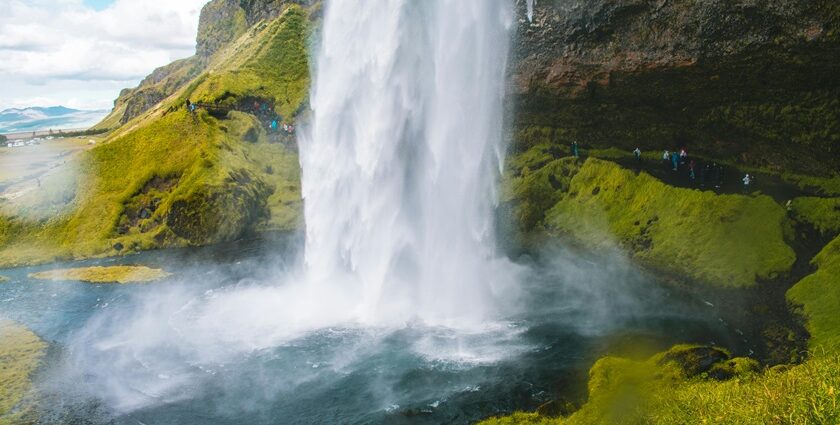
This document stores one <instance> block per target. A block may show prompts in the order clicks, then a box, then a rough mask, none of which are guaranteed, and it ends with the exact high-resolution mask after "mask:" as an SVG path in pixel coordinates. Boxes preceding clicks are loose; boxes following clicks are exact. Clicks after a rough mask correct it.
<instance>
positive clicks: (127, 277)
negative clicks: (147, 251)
mask: <svg viewBox="0 0 840 425" xmlns="http://www.w3.org/2000/svg"><path fill="white" fill-rule="evenodd" d="M170 275H171V274H170V273H168V272H166V271H164V270H161V269H153V268H149V267H146V266H109V267H102V266H96V267H80V268H75V269H58V270H48V271H43V272H38V273H31V274H30V275H29V277H30V278H33V279H41V280H54V281H60V282H63V281H77V282H88V283H145V282H154V281H157V280H161V279H164V278H166V277H168V276H170Z"/></svg>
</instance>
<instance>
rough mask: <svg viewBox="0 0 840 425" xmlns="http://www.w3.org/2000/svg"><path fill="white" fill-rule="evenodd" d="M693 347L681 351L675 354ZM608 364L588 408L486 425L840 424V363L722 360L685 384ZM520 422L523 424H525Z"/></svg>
mask: <svg viewBox="0 0 840 425" xmlns="http://www.w3.org/2000/svg"><path fill="white" fill-rule="evenodd" d="M686 348H687V347H686V346H682V347H676V348H675V349H676V350H677V351H680V350H685V349H686ZM667 355H668V354H667V353H662V354H660V355H657V356H654V357H652V358H651V359H649V360H647V361H631V360H627V359H620V358H610V357H607V358H604V359H601V360H599V361H598V362H596V364H595V365H594V366H593V367H592V369H591V371H590V384H589V389H590V393H589V400H588V401H587V403H586V404H584V405H583V407H581V409H580V410H578V411H577V412H575V413H573V414H571V415H570V416H568V417H562V418H547V417H542V416H540V415H538V414H535V413H532V414H528V413H518V414H516V415H514V416H510V417H505V418H492V419H489V420H487V421H485V422H482V424H515V423H526V424H527V423H534V424H558V425H561V424H567V425H575V424H578V425H584V424H617V423H621V424H662V425H666V424H668V425H670V424H695V423H696V424H713V423H714V424H718V423H726V424H756V425H759V424H768V423H780V424H781V423H784V424H802V425H805V424H823V423H824V424H828V423H838V421H840V406H838V401H840V400H838V398H840V394H838V393H840V356H838V355H836V354H834V355H829V356H820V357H815V358H812V359H811V360H808V361H807V362H806V363H804V364H802V365H797V366H791V367H788V368H785V369H782V370H779V369H771V370H766V371H763V372H760V371H758V370H757V368H756V364H755V363H754V361H752V360H749V359H730V360H722V361H720V362H717V363H715V364H714V365H712V366H711V369H710V370H711V371H714V370H718V369H725V370H727V371H731V372H733V374H732V376H731V377H730V378H728V379H725V380H722V381H721V380H718V379H709V378H708V377H707V374H704V375H701V376H697V377H693V378H685V377H684V376H680V375H679V374H674V373H673V368H672V365H668V364H661V359H662V358H663V357H667ZM520 421H521V422H520Z"/></svg>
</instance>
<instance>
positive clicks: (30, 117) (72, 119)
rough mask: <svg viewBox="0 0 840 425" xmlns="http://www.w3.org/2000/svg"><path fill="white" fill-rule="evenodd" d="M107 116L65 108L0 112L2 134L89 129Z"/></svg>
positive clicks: (36, 108) (35, 108)
mask: <svg viewBox="0 0 840 425" xmlns="http://www.w3.org/2000/svg"><path fill="white" fill-rule="evenodd" d="M105 115H108V111H107V110H99V111H82V110H78V109H71V108H65V107H64V106H51V107H47V108H41V107H33V108H12V109H6V110H4V111H0V134H2V133H20V132H27V131H40V130H50V129H52V130H62V129H69V128H87V127H90V126H92V125H94V124H96V123H97V122H99V121H100V120H101V119H102V118H104V117H105Z"/></svg>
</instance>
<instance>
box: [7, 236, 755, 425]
mask: <svg viewBox="0 0 840 425" xmlns="http://www.w3.org/2000/svg"><path fill="white" fill-rule="evenodd" d="M282 242H283V245H284V246H285V248H283V249H281V250H279V251H280V252H285V253H286V255H285V256H284V255H280V256H278V255H277V254H272V253H275V252H278V250H277V249H274V248H272V249H267V248H266V247H265V246H263V245H262V244H261V243H254V242H251V243H243V244H238V245H235V246H228V247H225V248H221V249H220V248H213V249H204V250H176V251H157V252H150V253H144V254H140V255H136V256H130V257H123V258H118V259H104V260H94V261H82V262H77V263H71V264H61V265H60V266H62V267H64V266H86V265H92V264H103V265H109V264H144V265H149V266H161V267H164V268H166V269H168V270H170V271H172V272H174V273H175V274H174V276H173V277H172V278H170V279H168V280H167V281H163V282H158V283H154V284H146V285H89V284H84V283H79V282H41V281H32V280H30V279H29V278H27V275H28V274H29V273H32V272H35V271H39V270H42V269H49V268H54V267H55V266H44V267H33V268H22V269H11V270H2V271H0V274H2V275H5V276H7V277H9V278H10V279H11V281H10V282H8V283H6V284H2V285H0V315H2V316H4V317H7V318H10V319H13V320H16V321H18V322H20V323H22V324H24V325H26V326H27V327H29V328H30V329H32V330H33V331H34V332H36V333H37V334H38V335H40V336H41V337H42V338H43V339H44V340H46V341H48V342H49V343H50V349H49V352H48V355H47V357H46V362H45V365H44V366H43V367H42V368H41V369H40V370H39V372H38V374H37V377H36V383H37V386H38V388H39V389H40V394H41V397H42V399H43V400H42V402H41V403H40V406H41V407H40V409H41V418H42V420H44V421H45V422H65V423H94V424H98V423H119V424H123V423H124V424H138V423H143V424H183V423H218V424H235V423H236V424H238V423H249V424H260V423H301V424H310V423H342V424H344V423H358V424H362V423H397V424H402V423H405V424H415V423H416V424H426V423H429V424H432V423H470V422H472V421H475V420H477V419H481V418H484V417H487V416H490V415H494V414H500V413H507V412H511V411H514V410H529V409H535V408H536V407H537V406H539V405H540V404H542V403H544V402H546V401H549V400H552V399H558V398H559V399H564V400H570V401H580V400H581V397H583V395H584V394H585V376H586V371H587V370H588V368H589V367H590V366H591V364H592V362H593V361H594V359H596V358H597V357H598V356H599V355H602V354H603V353H604V352H605V351H606V350H608V349H609V347H610V346H612V345H614V344H616V343H620V342H621V341H624V340H626V339H627V338H631V337H632V338H634V339H644V340H645V341H649V342H652V343H654V344H658V345H661V346H662V347H665V346H667V345H668V344H671V343H676V342H698V343H712V342H714V343H717V344H720V345H724V346H727V345H728V346H734V348H735V349H736V351H737V350H739V349H741V350H745V348H739V347H737V344H735V343H734V342H733V341H735V340H736V338H735V337H734V336H733V335H731V333H730V332H729V331H728V330H727V329H726V328H724V327H723V326H722V325H721V324H720V322H719V321H718V320H717V319H716V316H714V315H713V314H710V312H709V307H708V306H707V305H705V304H704V303H703V302H702V300H698V299H692V298H691V297H688V296H681V295H677V294H674V293H669V292H667V291H665V290H663V289H661V287H660V285H658V284H657V283H656V282H655V281H654V280H653V279H651V277H650V276H648V275H646V274H644V273H642V272H640V271H638V270H636V269H635V268H633V267H632V266H631V265H629V264H628V263H627V262H626V261H624V260H621V259H620V258H599V257H595V256H587V255H585V254H579V253H575V252H572V251H569V250H559V251H557V252H553V253H551V254H549V255H544V256H543V259H542V260H539V261H536V260H529V259H521V260H520V261H519V263H521V264H522V263H524V264H527V265H528V266H529V267H530V268H531V270H532V272H531V273H530V275H529V276H530V277H529V278H528V279H526V282H524V283H523V286H524V293H525V294H527V296H526V299H523V300H521V305H522V306H523V308H520V309H519V312H517V313H512V314H510V315H509V316H507V317H504V318H502V319H500V320H498V321H495V322H493V323H488V324H487V326H486V327H484V328H482V329H478V330H470V331H464V330H454V329H448V328H440V327H429V326H425V325H423V324H422V323H406V324H402V325H399V326H389V327H362V326H357V325H353V324H348V325H346V326H331V327H327V328H323V329H315V330H311V331H307V332H304V333H302V334H300V335H298V336H295V337H292V338H288V339H285V340H282V341H280V342H278V343H276V344H269V345H267V346H260V347H254V348H253V349H249V348H248V347H227V348H231V350H230V352H227V351H224V350H221V351H220V348H219V347H218V346H211V345H208V346H207V347H208V348H207V351H208V352H207V353H196V352H194V351H192V350H193V349H194V348H195V346H194V345H193V346H190V345H188V344H187V343H184V344H181V343H180V342H179V339H178V338H173V339H163V341H164V342H163V343H155V344H152V345H150V347H152V348H153V349H150V350H142V349H137V345H136V344H142V343H144V341H143V337H142V336H140V335H134V334H133V332H135V330H136V331H137V332H144V330H143V329H144V327H143V326H144V325H143V323H142V321H143V320H151V319H149V318H150V317H151V318H154V317H155V316H156V315H157V314H158V312H159V314H160V315H163V316H167V317H168V319H167V321H164V323H167V325H166V326H164V327H163V328H162V329H161V330H160V332H163V333H166V332H170V331H171V329H176V330H177V329H178V328H179V327H180V326H181V325H180V323H179V322H178V319H177V317H178V316H177V315H174V314H172V313H171V311H175V310H177V308H175V310H171V308H173V307H170V306H168V304H175V307H178V305H180V304H181V303H184V300H186V304H189V303H197V302H202V301H201V300H203V299H205V298H207V297H214V296H216V295H215V294H219V293H225V292H230V291H239V290H241V289H242V288H243V287H262V286H269V285H275V284H276V283H274V281H273V280H272V276H273V274H275V273H278V270H284V269H290V268H291V266H292V265H293V264H295V260H294V259H295V256H294V255H292V254H293V253H295V252H296V249H295V248H294V246H295V244H294V243H293V241H282ZM561 259H562V260H561ZM150 300H154V302H151V303H150ZM149 311H151V313H150V314H149ZM140 312H145V313H143V314H140ZM154 323H157V322H154ZM126 329H131V332H126ZM242 331H243V332H247V331H249V330H248V329H242ZM153 332H155V335H157V334H156V332H159V330H158V329H157V328H154V330H153ZM150 335H151V334H150ZM133 336H134V337H136V338H135V339H137V341H129V342H126V341H123V340H122V339H126V338H127V339H132V338H133ZM138 341H139V342H138ZM125 345H128V346H130V347H133V348H132V350H127V349H124V348H123V346H125ZM191 347H192V348H191ZM198 347H199V348H201V347H203V346H202V345H200V344H199V345H198ZM211 347H212V348H211ZM223 348H224V347H223ZM126 353H130V354H131V355H127V354H126ZM205 354H206V355H205Z"/></svg>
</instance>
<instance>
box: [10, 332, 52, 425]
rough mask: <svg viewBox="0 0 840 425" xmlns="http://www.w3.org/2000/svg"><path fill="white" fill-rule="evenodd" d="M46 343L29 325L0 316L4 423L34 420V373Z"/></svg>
mask: <svg viewBox="0 0 840 425" xmlns="http://www.w3.org/2000/svg"><path fill="white" fill-rule="evenodd" d="M46 346H47V345H46V344H45V343H44V342H43V341H41V339H40V338H38V336H37V335H35V334H33V333H32V332H30V331H29V330H27V329H26V328H24V327H22V326H19V325H17V324H15V323H13V322H10V321H8V320H4V319H0V424H4V425H5V424H9V425H11V424H19V423H28V422H34V418H32V408H33V404H34V402H33V399H34V398H33V389H32V374H33V373H34V371H35V369H36V368H37V367H38V365H39V364H40V362H41V358H42V357H43V356H44V350H45V348H46Z"/></svg>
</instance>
